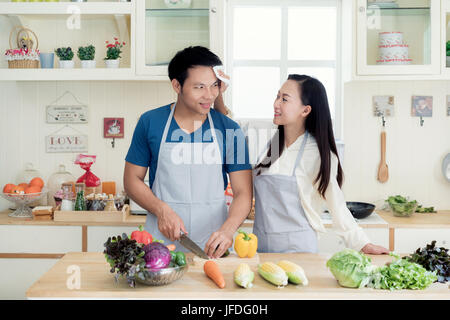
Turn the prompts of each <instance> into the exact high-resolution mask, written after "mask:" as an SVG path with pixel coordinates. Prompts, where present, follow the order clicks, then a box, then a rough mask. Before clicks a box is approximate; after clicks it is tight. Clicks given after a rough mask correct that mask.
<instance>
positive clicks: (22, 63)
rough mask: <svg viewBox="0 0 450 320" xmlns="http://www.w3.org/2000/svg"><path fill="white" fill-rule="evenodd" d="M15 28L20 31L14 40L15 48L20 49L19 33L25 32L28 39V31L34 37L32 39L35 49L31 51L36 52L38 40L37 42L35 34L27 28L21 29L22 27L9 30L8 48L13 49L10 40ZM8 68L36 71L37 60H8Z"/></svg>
mask: <svg viewBox="0 0 450 320" xmlns="http://www.w3.org/2000/svg"><path fill="white" fill-rule="evenodd" d="M17 28H20V30H19V31H18V32H17V38H16V42H17V48H20V47H21V46H20V35H21V33H23V32H25V33H26V35H27V36H28V37H29V33H28V31H29V32H31V33H32V34H33V35H34V38H35V39H36V49H34V48H31V49H32V50H38V48H39V40H38V38H37V36H36V34H35V33H34V32H33V31H32V30H30V29H28V28H22V27H16V28H14V29H13V30H11V33H10V35H9V46H10V48H12V47H13V45H12V42H11V40H12V36H13V34H14V31H15V30H16V29H17ZM33 46H34V43H33ZM8 68H10V69H36V68H39V60H29V59H22V60H8Z"/></svg>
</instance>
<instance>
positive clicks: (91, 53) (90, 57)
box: [77, 45, 95, 68]
mask: <svg viewBox="0 0 450 320" xmlns="http://www.w3.org/2000/svg"><path fill="white" fill-rule="evenodd" d="M77 55H78V58H80V60H81V67H82V68H95V60H94V59H95V47H94V46H93V45H89V46H87V47H79V48H78V53H77Z"/></svg>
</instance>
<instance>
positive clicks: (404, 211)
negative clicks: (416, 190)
mask: <svg viewBox="0 0 450 320" xmlns="http://www.w3.org/2000/svg"><path fill="white" fill-rule="evenodd" d="M386 201H387V203H388V204H389V206H390V207H391V209H392V210H393V211H394V213H396V214H397V215H400V216H409V215H411V214H413V213H414V211H415V209H416V207H417V201H416V200H413V201H408V199H406V198H405V197H402V196H400V195H397V196H391V197H389V198H388V199H387V200H386Z"/></svg>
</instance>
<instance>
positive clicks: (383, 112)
mask: <svg viewBox="0 0 450 320" xmlns="http://www.w3.org/2000/svg"><path fill="white" fill-rule="evenodd" d="M394 101H395V98H394V96H373V97H372V102H373V115H374V116H376V117H380V116H385V117H392V116H394Z"/></svg>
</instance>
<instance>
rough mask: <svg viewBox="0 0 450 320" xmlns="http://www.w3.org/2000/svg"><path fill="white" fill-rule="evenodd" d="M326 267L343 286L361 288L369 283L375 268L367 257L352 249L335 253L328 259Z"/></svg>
mask: <svg viewBox="0 0 450 320" xmlns="http://www.w3.org/2000/svg"><path fill="white" fill-rule="evenodd" d="M327 267H328V268H329V269H330V271H331V273H332V274H333V276H334V277H335V278H336V280H337V281H338V282H339V284H340V285H341V286H343V287H348V288H362V287H364V286H366V285H367V283H369V281H370V280H371V276H372V274H373V273H374V271H375V270H376V269H377V267H376V266H374V265H372V263H371V260H370V258H369V257H367V256H365V255H364V254H361V253H359V252H358V251H355V250H352V249H344V250H342V251H339V252H337V253H335V254H334V255H333V256H332V257H331V258H330V259H329V260H328V261H327Z"/></svg>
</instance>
